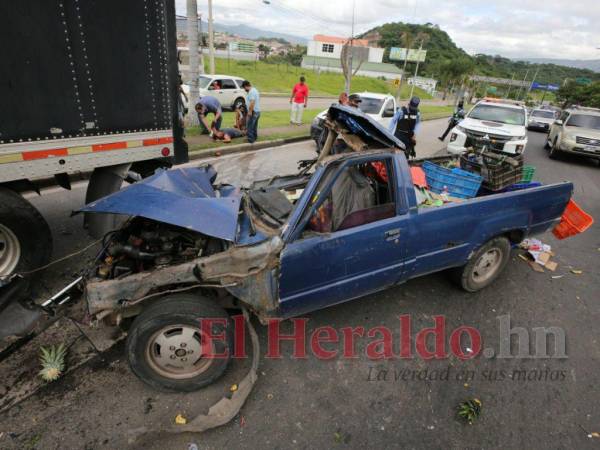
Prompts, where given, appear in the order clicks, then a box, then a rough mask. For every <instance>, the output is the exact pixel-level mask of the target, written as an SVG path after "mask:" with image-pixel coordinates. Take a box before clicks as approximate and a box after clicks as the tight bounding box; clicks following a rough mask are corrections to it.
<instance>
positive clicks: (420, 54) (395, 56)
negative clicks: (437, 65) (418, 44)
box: [390, 47, 427, 62]
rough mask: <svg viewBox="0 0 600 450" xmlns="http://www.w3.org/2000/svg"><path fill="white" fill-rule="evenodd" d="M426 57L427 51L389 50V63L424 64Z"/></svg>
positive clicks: (394, 48)
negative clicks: (405, 61)
mask: <svg viewBox="0 0 600 450" xmlns="http://www.w3.org/2000/svg"><path fill="white" fill-rule="evenodd" d="M407 53H408V57H407ZM426 56H427V50H419V49H413V48H411V49H410V50H407V49H405V48H400V47H392V48H390V60H391V61H404V60H405V59H406V60H407V61H408V62H425V57H426Z"/></svg>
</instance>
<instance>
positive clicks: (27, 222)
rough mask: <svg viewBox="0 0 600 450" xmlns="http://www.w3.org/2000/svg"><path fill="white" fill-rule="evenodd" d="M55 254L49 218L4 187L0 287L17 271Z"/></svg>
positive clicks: (0, 197) (0, 211)
mask: <svg viewBox="0 0 600 450" xmlns="http://www.w3.org/2000/svg"><path fill="white" fill-rule="evenodd" d="M51 255H52V234H51V232H50V227H49V226H48V223H47V222H46V220H45V219H44V218H43V217H42V215H41V214H40V213H39V212H38V210H37V209H35V208H34V207H33V205H32V204H31V203H29V202H28V201H27V200H25V199H24V198H23V197H21V195H19V194H17V193H16V192H14V191H12V190H10V189H7V188H4V187H0V286H2V285H3V284H4V283H3V280H4V282H6V281H7V280H8V278H9V277H10V275H12V274H13V273H19V272H28V271H31V270H33V269H37V268H39V267H41V266H43V265H44V264H47V263H48V261H49V260H50V256H51Z"/></svg>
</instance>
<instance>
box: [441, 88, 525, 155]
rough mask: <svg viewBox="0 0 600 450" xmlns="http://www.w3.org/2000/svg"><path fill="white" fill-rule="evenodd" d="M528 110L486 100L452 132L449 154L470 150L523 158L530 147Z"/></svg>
mask: <svg viewBox="0 0 600 450" xmlns="http://www.w3.org/2000/svg"><path fill="white" fill-rule="evenodd" d="M526 124H527V109H525V107H524V106H522V105H520V104H518V103H511V102H507V101H501V100H497V99H483V100H482V101H480V102H478V103H477V104H476V105H475V106H474V107H473V109H471V111H469V113H468V114H467V116H466V117H465V118H464V119H463V120H462V121H461V122H460V123H459V124H458V125H457V126H456V127H455V128H454V129H453V130H452V133H451V134H450V143H449V144H448V152H450V153H453V154H461V153H464V152H465V151H466V150H467V149H468V148H470V147H475V148H481V147H482V146H483V145H485V146H487V148H488V149H489V150H493V151H496V152H501V153H506V154H508V155H520V154H521V153H523V151H524V150H525V146H526V145H527V129H526Z"/></svg>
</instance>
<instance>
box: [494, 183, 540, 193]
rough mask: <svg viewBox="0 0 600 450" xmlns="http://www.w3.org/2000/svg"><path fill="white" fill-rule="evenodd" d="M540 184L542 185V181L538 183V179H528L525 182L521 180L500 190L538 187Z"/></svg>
mask: <svg viewBox="0 0 600 450" xmlns="http://www.w3.org/2000/svg"><path fill="white" fill-rule="evenodd" d="M541 185H542V183H540V182H539V181H529V182H526V183H523V182H521V183H517V184H513V185H511V186H509V187H507V188H505V189H503V190H502V192H511V191H520V190H523V189H529V188H534V187H539V186H541Z"/></svg>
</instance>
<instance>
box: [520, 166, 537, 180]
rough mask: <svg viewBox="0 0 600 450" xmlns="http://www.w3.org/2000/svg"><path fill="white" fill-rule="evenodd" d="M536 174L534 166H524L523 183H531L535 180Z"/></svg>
mask: <svg viewBox="0 0 600 450" xmlns="http://www.w3.org/2000/svg"><path fill="white" fill-rule="evenodd" d="M534 173H535V167H534V166H523V174H522V175H521V182H524V183H529V182H530V181H531V180H532V179H533V174H534Z"/></svg>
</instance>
